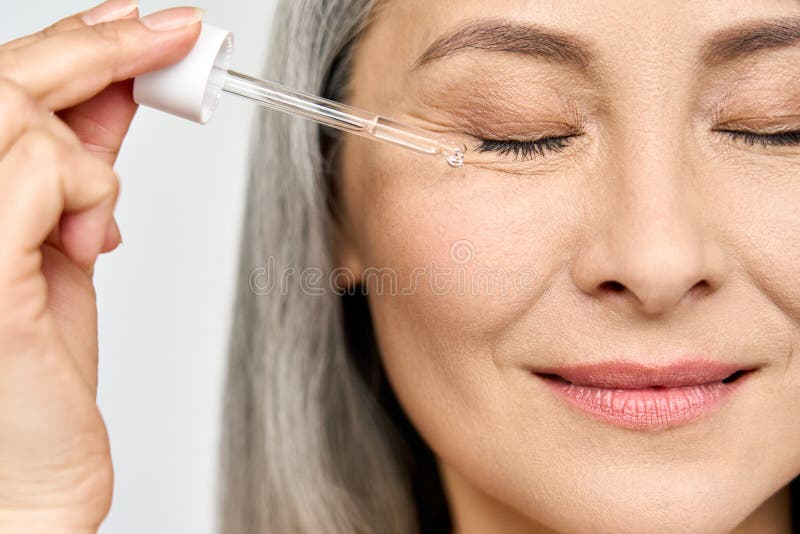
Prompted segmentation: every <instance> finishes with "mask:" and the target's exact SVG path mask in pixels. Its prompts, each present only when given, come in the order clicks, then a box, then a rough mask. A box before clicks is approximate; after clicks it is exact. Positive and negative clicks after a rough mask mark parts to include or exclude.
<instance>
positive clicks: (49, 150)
mask: <svg viewBox="0 0 800 534" xmlns="http://www.w3.org/2000/svg"><path fill="white" fill-rule="evenodd" d="M16 149H17V150H18V151H20V152H21V155H22V157H23V158H26V159H31V160H33V161H36V162H37V163H38V164H39V165H40V166H45V167H55V166H60V165H61V164H62V162H63V160H64V159H65V157H66V151H65V150H64V148H63V147H62V146H61V143H59V142H58V141H56V140H55V139H53V138H52V137H51V136H50V135H48V134H47V133H45V132H42V131H39V130H31V131H28V132H26V133H25V135H23V136H22V137H21V138H20V140H19V141H18V142H17V145H16Z"/></svg>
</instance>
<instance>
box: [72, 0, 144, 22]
mask: <svg viewBox="0 0 800 534" xmlns="http://www.w3.org/2000/svg"><path fill="white" fill-rule="evenodd" d="M137 7H139V0H106V1H105V2H103V3H102V4H100V5H99V6H97V7H93V8H92V9H90V10H89V11H87V12H86V13H84V14H83V16H81V18H82V19H83V22H85V23H86V24H88V25H89V26H92V25H94V24H100V23H101V22H110V21H112V20H119V19H121V18H123V17H125V16H126V15H130V14H131V13H133V12H134V11H135V10H136V8H137Z"/></svg>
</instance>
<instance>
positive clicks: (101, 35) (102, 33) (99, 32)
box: [88, 24, 124, 46]
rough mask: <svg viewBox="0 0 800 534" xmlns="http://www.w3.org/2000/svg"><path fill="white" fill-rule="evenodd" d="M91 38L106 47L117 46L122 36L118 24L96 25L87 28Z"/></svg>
mask: <svg viewBox="0 0 800 534" xmlns="http://www.w3.org/2000/svg"><path fill="white" fill-rule="evenodd" d="M88 28H89V31H90V32H91V33H92V34H93V36H94V37H95V38H97V39H99V40H100V41H101V42H103V43H104V44H105V45H108V46H119V44H120V42H121V41H123V40H124V35H123V33H122V30H121V28H120V26H119V25H118V24H96V25H94V26H88Z"/></svg>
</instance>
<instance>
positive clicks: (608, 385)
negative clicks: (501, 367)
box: [534, 369, 755, 389]
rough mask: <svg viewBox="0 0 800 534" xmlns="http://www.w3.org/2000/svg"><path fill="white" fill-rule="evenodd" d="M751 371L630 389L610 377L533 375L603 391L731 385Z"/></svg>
mask: <svg viewBox="0 0 800 534" xmlns="http://www.w3.org/2000/svg"><path fill="white" fill-rule="evenodd" d="M753 371H755V369H738V370H736V371H734V372H732V373H731V374H729V375H728V376H726V377H725V378H723V379H722V380H718V381H717V380H712V381H709V382H697V381H691V380H684V381H682V382H681V383H676V384H672V385H664V384H657V383H655V384H650V383H648V384H646V385H643V386H642V385H639V386H634V387H631V384H630V382H631V380H625V381H622V380H614V379H613V378H611V377H608V378H606V379H604V380H598V381H595V383H587V382H585V381H584V382H573V381H571V380H568V379H566V378H564V377H563V376H561V375H558V374H555V373H537V372H535V371H534V374H535V375H537V376H539V377H540V378H542V379H543V380H550V381H555V382H559V383H561V384H574V385H576V386H586V387H596V388H604V389H646V388H651V389H664V388H675V387H689V386H699V385H703V384H714V383H715V382H721V383H723V384H733V383H734V382H736V381H737V380H739V379H740V378H742V377H743V376H745V375H746V374H748V373H752V372H753ZM644 380H646V379H644Z"/></svg>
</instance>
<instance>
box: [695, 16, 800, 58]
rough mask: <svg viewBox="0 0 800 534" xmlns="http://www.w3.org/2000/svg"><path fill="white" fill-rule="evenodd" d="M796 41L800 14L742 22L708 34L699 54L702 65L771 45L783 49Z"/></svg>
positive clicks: (765, 48) (742, 55) (739, 55)
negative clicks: (709, 36)
mask: <svg viewBox="0 0 800 534" xmlns="http://www.w3.org/2000/svg"><path fill="white" fill-rule="evenodd" d="M799 42H800V17H791V18H782V19H774V20H768V21H757V22H749V23H745V24H742V25H739V26H736V27H733V28H728V29H725V30H721V31H719V32H717V33H716V34H714V35H712V36H711V38H710V39H709V40H708V42H707V43H706V44H705V45H704V47H703V49H702V50H703V51H702V53H701V54H700V57H701V60H700V64H701V65H703V66H705V67H715V66H720V65H722V64H725V63H730V62H732V61H735V60H741V59H744V58H746V57H749V56H752V55H754V54H755V53H756V52H760V51H762V50H767V49H771V48H786V47H789V46H795V45H797V44H798V43H799Z"/></svg>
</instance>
